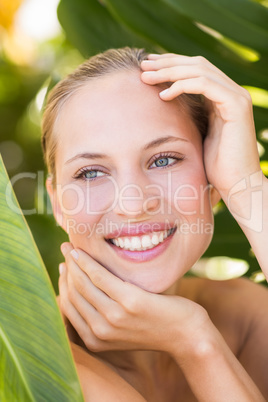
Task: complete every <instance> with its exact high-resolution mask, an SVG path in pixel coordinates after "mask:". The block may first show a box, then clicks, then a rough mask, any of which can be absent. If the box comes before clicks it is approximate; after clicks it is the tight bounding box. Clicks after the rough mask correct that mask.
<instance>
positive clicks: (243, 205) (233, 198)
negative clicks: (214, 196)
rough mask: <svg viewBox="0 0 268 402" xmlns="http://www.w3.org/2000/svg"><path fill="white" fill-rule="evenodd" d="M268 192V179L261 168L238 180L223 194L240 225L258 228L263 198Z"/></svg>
mask: <svg viewBox="0 0 268 402" xmlns="http://www.w3.org/2000/svg"><path fill="white" fill-rule="evenodd" d="M267 192H268V181H267V179H266V177H265V176H264V175H263V173H262V171H261V170H259V171H257V172H255V173H253V174H251V175H250V176H248V177H245V178H243V179H241V180H240V181H239V182H237V183H236V184H235V185H234V186H233V187H232V188H231V189H230V190H229V191H228V193H223V194H221V197H222V199H223V201H224V202H225V204H226V206H227V208H228V209H229V211H230V213H231V214H232V215H233V217H234V218H235V219H236V221H237V222H238V224H239V225H240V226H243V225H244V226H245V227H248V228H252V229H253V230H254V228H256V229H255V230H257V231H258V227H259V226H260V225H261V221H262V217H261V214H262V209H263V200H264V199H265V194H266V193H267Z"/></svg>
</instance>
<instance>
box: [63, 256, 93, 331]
mask: <svg viewBox="0 0 268 402" xmlns="http://www.w3.org/2000/svg"><path fill="white" fill-rule="evenodd" d="M59 293H60V302H59V304H60V311H61V313H62V314H63V316H65V317H66V318H67V319H68V320H69V322H70V323H71V325H72V326H73V327H74V328H75V329H76V331H77V333H78V335H79V336H80V337H81V338H82V339H84V337H85V335H86V334H87V332H88V324H87V323H86V321H85V320H84V319H83V317H82V316H81V315H80V314H79V313H78V311H77V310H76V309H75V307H74V306H73V305H72V303H71V302H70V301H69V299H68V286H67V269H66V266H65V265H64V264H63V265H62V273H61V275H60V277H59Z"/></svg>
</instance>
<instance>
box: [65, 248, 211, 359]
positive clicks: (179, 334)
mask: <svg viewBox="0 0 268 402" xmlns="http://www.w3.org/2000/svg"><path fill="white" fill-rule="evenodd" d="M72 250H73V247H72V245H71V244H70V243H64V244H63V245H62V252H63V254H64V256H65V259H66V265H65V266H64V269H63V272H62V274H61V275H60V280H59V290H60V308H61V311H62V313H63V314H64V315H65V316H66V317H67V318H68V320H69V321H70V322H71V324H72V326H73V327H74V328H75V329H76V331H77V333H78V334H79V336H80V337H81V339H82V340H83V342H84V343H85V345H86V347H87V348H88V349H89V350H91V351H93V352H100V351H107V350H133V349H140V350H141V349H143V350H144V349H149V350H161V351H165V352H169V353H171V354H173V349H174V350H176V351H177V349H178V344H179V345H180V348H179V349H180V351H181V353H182V354H183V351H184V348H183V346H184V345H185V351H186V350H187V349H188V348H192V347H193V343H194V342H198V339H200V334H201V333H204V334H205V333H209V332H208V331H206V328H207V327H208V326H210V325H212V323H211V322H210V320H209V317H208V315H207V313H206V311H205V310H204V309H203V307H201V306H200V305H198V304H196V303H194V302H192V301H190V300H188V299H185V298H182V297H179V296H167V295H159V294H154V293H150V292H147V291H145V290H143V289H141V288H139V287H137V286H135V285H133V284H131V283H127V282H124V281H122V280H121V279H119V278H118V277H116V276H115V275H113V274H112V273H111V272H109V271H108V270H107V269H105V268H104V267H103V266H101V265H100V264H99V263H97V262H96V261H95V260H93V259H92V258H91V257H90V256H89V255H88V254H87V253H85V252H84V251H82V250H76V252H78V254H79V258H78V260H76V259H75V258H73V256H72V255H71V251H72ZM201 329H202V330H201ZM195 338H196V339H195Z"/></svg>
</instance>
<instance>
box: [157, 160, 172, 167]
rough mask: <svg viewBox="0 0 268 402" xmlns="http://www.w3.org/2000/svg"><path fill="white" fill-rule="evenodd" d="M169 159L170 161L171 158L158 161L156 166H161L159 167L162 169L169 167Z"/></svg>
mask: <svg viewBox="0 0 268 402" xmlns="http://www.w3.org/2000/svg"><path fill="white" fill-rule="evenodd" d="M169 159H170V158H161V159H157V160H156V161H155V165H156V166H159V167H161V166H167V165H168V160H169Z"/></svg>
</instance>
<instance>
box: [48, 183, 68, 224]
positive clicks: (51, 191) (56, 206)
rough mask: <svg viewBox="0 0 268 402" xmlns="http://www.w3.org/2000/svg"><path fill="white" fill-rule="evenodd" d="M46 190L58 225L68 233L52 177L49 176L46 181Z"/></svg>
mask: <svg viewBox="0 0 268 402" xmlns="http://www.w3.org/2000/svg"><path fill="white" fill-rule="evenodd" d="M46 189H47V192H48V195H49V198H50V202H51V205H52V210H53V215H54V217H55V219H56V221H57V223H58V225H59V226H61V227H62V229H63V230H65V232H66V228H65V225H64V220H63V214H62V209H61V206H60V203H59V201H58V197H57V190H56V188H55V187H54V186H53V182H52V177H51V176H49V177H48V178H47V179H46Z"/></svg>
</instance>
